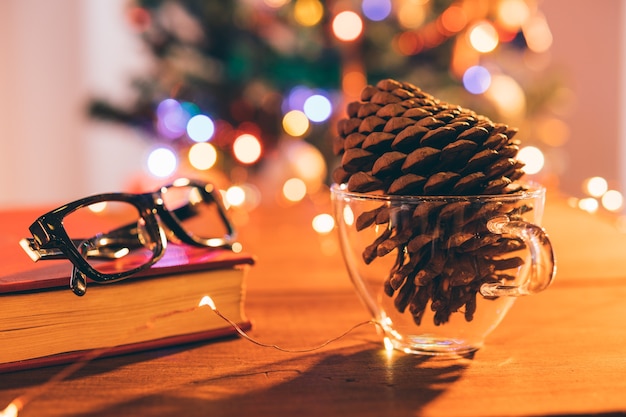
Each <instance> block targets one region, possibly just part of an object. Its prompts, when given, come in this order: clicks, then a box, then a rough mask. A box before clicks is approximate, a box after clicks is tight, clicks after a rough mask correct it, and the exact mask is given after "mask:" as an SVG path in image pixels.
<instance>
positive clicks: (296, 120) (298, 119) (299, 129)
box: [283, 110, 309, 137]
mask: <svg viewBox="0 0 626 417" xmlns="http://www.w3.org/2000/svg"><path fill="white" fill-rule="evenodd" d="M283 129H284V130H285V132H286V133H287V134H288V135H290V136H294V137H300V136H302V135H304V134H305V133H306V132H307V130H309V118H308V117H306V114H304V113H303V112H301V111H300V110H291V111H290V112H288V113H287V114H285V116H283Z"/></svg>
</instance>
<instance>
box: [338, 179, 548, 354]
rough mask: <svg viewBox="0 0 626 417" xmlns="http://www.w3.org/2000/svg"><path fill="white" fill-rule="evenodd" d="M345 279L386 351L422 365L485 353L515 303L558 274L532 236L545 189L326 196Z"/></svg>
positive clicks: (538, 236)
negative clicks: (434, 358) (426, 360)
mask: <svg viewBox="0 0 626 417" xmlns="http://www.w3.org/2000/svg"><path fill="white" fill-rule="evenodd" d="M331 196H332V200H333V206H334V215H335V220H336V222H337V227H338V230H339V239H340V242H341V248H342V252H343V256H344V260H345V263H346V266H347V269H348V272H349V275H350V278H351V280H352V282H353V284H354V286H355V288H356V291H357V293H358V294H359V296H360V298H361V299H362V301H363V302H364V304H365V305H366V307H367V308H368V310H369V311H370V313H371V314H372V316H373V318H374V319H375V320H376V321H377V322H378V323H379V324H380V327H381V328H382V330H383V333H384V341H385V345H386V346H392V347H393V348H395V349H398V350H401V351H403V352H406V353H415V354H425V355H454V354H459V355H462V354H467V353H470V352H473V351H475V350H477V349H479V348H480V347H481V346H483V344H484V341H485V338H486V337H487V335H489V333H491V332H492V331H493V330H494V329H495V328H496V326H497V325H498V324H499V323H500V322H501V321H502V319H503V318H504V316H505V314H506V313H507V311H508V310H509V309H510V308H511V306H512V304H513V302H514V301H515V298H516V297H517V296H520V295H527V294H532V293H536V292H539V291H542V290H544V289H546V288H547V287H548V286H549V285H550V283H551V282H552V280H553V278H554V274H555V272H556V267H555V258H554V254H553V250H552V246H551V244H550V240H549V239H548V236H547V235H546V233H545V231H544V230H543V229H542V228H541V227H540V226H539V224H540V222H541V217H542V214H543V208H544V202H545V189H544V188H542V187H540V186H537V185H533V184H527V187H526V189H525V191H520V192H517V193H514V194H506V195H476V196H462V197H461V196H424V197H422V196H419V197H418V196H391V195H380V194H362V193H354V192H349V191H347V189H346V187H345V185H337V184H334V185H333V186H332V187H331Z"/></svg>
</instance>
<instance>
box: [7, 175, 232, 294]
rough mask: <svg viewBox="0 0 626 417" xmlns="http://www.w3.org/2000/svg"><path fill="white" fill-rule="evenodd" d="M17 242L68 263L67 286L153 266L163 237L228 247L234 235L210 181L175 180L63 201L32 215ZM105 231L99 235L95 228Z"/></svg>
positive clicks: (81, 290)
mask: <svg viewBox="0 0 626 417" xmlns="http://www.w3.org/2000/svg"><path fill="white" fill-rule="evenodd" d="M29 230H30V232H31V234H32V235H33V238H25V239H22V240H21V241H20V245H21V246H22V248H23V249H24V250H25V251H26V253H27V254H28V255H29V256H30V257H31V259H32V260H33V261H35V262H36V261H39V260H47V259H68V260H69V261H70V262H72V264H73V269H72V274H71V276H70V288H71V289H72V290H73V291H74V293H75V294H77V295H84V294H85V291H86V290H87V278H90V279H92V280H93V281H96V282H115V281H119V280H122V279H124V278H127V277H129V276H131V275H133V274H136V273H137V272H139V271H142V270H144V269H147V268H149V267H150V266H151V265H153V264H155V263H156V262H157V261H158V260H159V259H161V257H163V254H164V253H165V249H166V247H167V242H168V240H170V241H172V242H176V243H184V244H188V245H193V246H201V247H208V248H217V247H225V248H231V245H232V243H233V242H234V239H235V230H234V228H233V226H232V224H231V222H230V221H229V219H228V217H227V216H226V210H225V208H224V206H223V204H222V202H221V198H220V196H219V192H218V191H217V190H216V189H215V187H214V186H213V185H212V184H208V183H203V182H198V181H193V180H189V179H186V178H183V179H178V180H176V181H174V182H173V183H172V184H169V185H166V186H163V187H161V189H159V190H157V191H155V192H151V193H144V194H130V193H108V194H98V195H94V196H91V197H86V198H83V199H80V200H77V201H73V202H71V203H68V204H65V205H63V206H61V207H59V208H57V209H54V210H52V211H50V212H48V213H46V214H44V215H42V216H40V217H39V218H38V219H37V220H36V221H35V222H34V223H33V224H32V225H31V226H30V227H29ZM103 230H106V231H103Z"/></svg>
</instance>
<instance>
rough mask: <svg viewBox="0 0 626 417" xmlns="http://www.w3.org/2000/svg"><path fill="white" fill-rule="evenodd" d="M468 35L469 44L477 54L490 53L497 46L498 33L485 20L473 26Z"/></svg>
mask: <svg viewBox="0 0 626 417" xmlns="http://www.w3.org/2000/svg"><path fill="white" fill-rule="evenodd" d="M468 33H469V35H468V36H469V41H470V44H471V45H472V47H473V48H474V49H476V50H477V51H478V52H482V53H487V52H491V51H493V50H494V49H496V46H498V42H499V37H498V31H497V30H496V28H494V27H493V25H492V24H491V23H489V22H488V21H486V20H485V21H481V22H478V23H476V24H474V25H473V26H472V27H471V28H470V29H469V32H468Z"/></svg>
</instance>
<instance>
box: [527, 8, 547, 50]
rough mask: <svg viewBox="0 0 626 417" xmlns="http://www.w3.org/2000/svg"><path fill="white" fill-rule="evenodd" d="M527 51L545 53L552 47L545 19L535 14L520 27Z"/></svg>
mask: <svg viewBox="0 0 626 417" xmlns="http://www.w3.org/2000/svg"><path fill="white" fill-rule="evenodd" d="M522 31H523V33H524V39H525V40H526V45H528V49H530V50H531V51H533V52H538V53H540V52H546V51H547V50H548V49H550V47H551V46H552V40H553V38H552V32H551V31H550V27H549V26H548V22H547V21H546V18H545V17H544V16H542V15H540V14H536V15H534V16H533V17H531V18H529V19H528V20H527V21H526V23H524V25H523V26H522Z"/></svg>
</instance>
